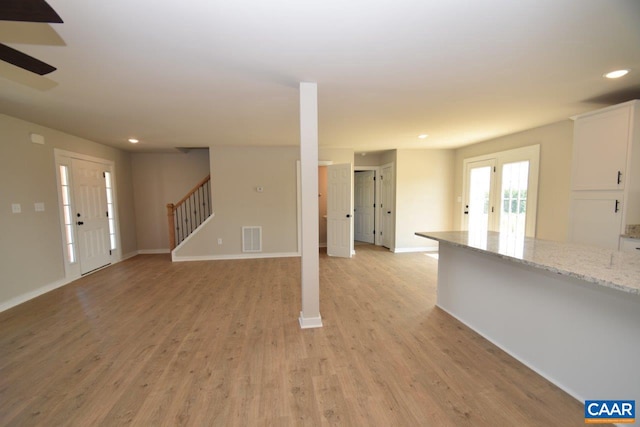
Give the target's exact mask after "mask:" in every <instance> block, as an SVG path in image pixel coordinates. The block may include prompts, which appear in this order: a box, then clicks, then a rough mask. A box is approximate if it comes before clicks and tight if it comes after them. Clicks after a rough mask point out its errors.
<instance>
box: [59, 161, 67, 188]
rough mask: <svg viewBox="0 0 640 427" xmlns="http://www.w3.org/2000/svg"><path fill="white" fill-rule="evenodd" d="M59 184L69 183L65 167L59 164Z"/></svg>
mask: <svg viewBox="0 0 640 427" xmlns="http://www.w3.org/2000/svg"><path fill="white" fill-rule="evenodd" d="M60 185H69V178H68V177H67V167H66V166H64V165H60Z"/></svg>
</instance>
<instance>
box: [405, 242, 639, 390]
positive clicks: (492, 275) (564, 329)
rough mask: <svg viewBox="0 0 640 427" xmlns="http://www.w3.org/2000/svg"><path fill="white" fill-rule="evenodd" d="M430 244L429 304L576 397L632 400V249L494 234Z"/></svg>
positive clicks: (635, 270) (635, 356) (635, 344)
mask: <svg viewBox="0 0 640 427" xmlns="http://www.w3.org/2000/svg"><path fill="white" fill-rule="evenodd" d="M416 235H418V236H421V237H425V238H428V239H433V240H437V241H438V242H439V247H440V249H439V251H440V253H439V261H438V296H437V305H438V307H440V308H441V309H443V310H444V311H446V312H448V313H449V314H451V315H452V316H454V317H456V318H457V319H458V320H460V321H461V322H463V323H464V324H466V325H467V326H469V327H470V328H471V329H473V330H475V331H476V332H478V333H479V334H480V335H482V336H484V337H485V338H487V339H488V340H489V341H491V342H493V343H494V344H496V345H497V346H499V347H500V348H502V349H503V350H504V351H506V352H507V353H509V354H510V355H512V356H513V357H515V358H516V359H518V360H519V361H521V362H522V363H524V364H525V365H527V366H528V367H530V368H531V369H533V370H534V371H536V372H537V373H539V374H540V375H542V376H544V377H545V378H547V379H548V380H550V381H551V382H553V383H554V384H556V385H557V386H559V387H560V388H562V389H563V390H565V391H566V392H567V393H569V394H571V395H572V396H573V397H575V398H576V399H578V400H581V401H584V400H585V399H635V400H636V402H640V369H639V368H638V367H639V365H638V360H640V254H637V253H634V252H631V253H625V252H618V251H616V250H609V249H599V248H595V247H588V246H582V245H577V244H570V243H560V242H551V241H545V240H537V239H533V238H527V237H520V238H510V237H509V236H505V235H501V234H500V233H497V232H488V233H482V234H480V235H477V234H476V235H473V234H470V233H468V232H462V231H452V232H418V233H416Z"/></svg>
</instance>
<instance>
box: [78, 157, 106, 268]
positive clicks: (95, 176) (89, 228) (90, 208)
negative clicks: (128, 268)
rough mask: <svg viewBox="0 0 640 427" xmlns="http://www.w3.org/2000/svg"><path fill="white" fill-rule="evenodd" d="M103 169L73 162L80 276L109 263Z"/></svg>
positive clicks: (81, 161) (94, 164) (103, 167)
mask: <svg viewBox="0 0 640 427" xmlns="http://www.w3.org/2000/svg"><path fill="white" fill-rule="evenodd" d="M104 172H105V166H104V165H102V164H100V163H94V162H90V161H86V160H79V159H73V161H72V173H73V192H74V196H75V213H74V214H75V221H76V231H77V236H78V255H79V257H78V258H79V262H80V273H81V274H85V273H88V272H90V271H93V270H95V269H97V268H100V267H103V266H105V265H108V264H110V263H111V253H110V250H109V248H110V245H109V218H108V214H107V191H106V183H105V176H104Z"/></svg>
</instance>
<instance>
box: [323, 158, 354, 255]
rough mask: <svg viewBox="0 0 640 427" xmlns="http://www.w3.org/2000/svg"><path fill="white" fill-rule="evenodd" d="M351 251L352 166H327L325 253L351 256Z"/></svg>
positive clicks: (347, 164)
mask: <svg viewBox="0 0 640 427" xmlns="http://www.w3.org/2000/svg"><path fill="white" fill-rule="evenodd" d="M352 253H353V167H352V166H351V163H345V164H340V165H330V166H328V167H327V255H330V256H336V257H343V258H351V255H352Z"/></svg>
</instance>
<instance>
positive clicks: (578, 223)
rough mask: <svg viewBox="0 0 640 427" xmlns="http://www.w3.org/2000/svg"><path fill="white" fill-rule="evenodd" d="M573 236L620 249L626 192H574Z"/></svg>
mask: <svg viewBox="0 0 640 427" xmlns="http://www.w3.org/2000/svg"><path fill="white" fill-rule="evenodd" d="M571 210H572V215H571V222H570V224H569V240H571V241H572V242H576V243H583V244H586V245H592V246H600V247H603V248H609V249H618V243H619V239H620V234H621V227H622V192H621V191H609V192H574V193H573V194H572V200H571Z"/></svg>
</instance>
